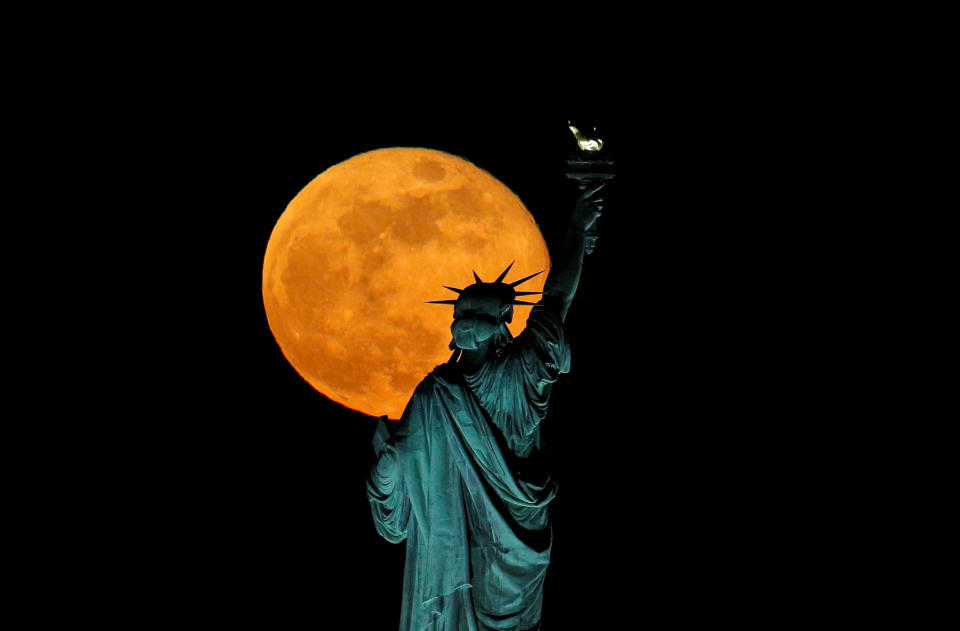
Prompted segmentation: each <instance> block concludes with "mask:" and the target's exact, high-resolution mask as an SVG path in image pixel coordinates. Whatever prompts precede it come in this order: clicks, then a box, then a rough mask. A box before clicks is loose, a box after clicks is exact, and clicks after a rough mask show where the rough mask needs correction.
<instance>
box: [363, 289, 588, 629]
mask: <svg viewBox="0 0 960 631" xmlns="http://www.w3.org/2000/svg"><path fill="white" fill-rule="evenodd" d="M569 370H570V349H569V345H568V344H567V342H566V339H565V338H564V334H563V325H562V319H561V317H560V315H559V312H558V311H557V310H556V309H553V308H551V307H549V306H546V305H545V304H544V302H541V303H539V304H537V305H536V306H534V307H533V309H532V311H531V314H530V317H529V319H528V320H527V325H526V328H525V329H524V331H523V332H522V333H521V334H520V335H518V336H517V337H516V338H514V339H512V340H511V341H510V342H509V343H508V344H506V345H505V346H504V347H502V348H501V349H500V352H498V353H493V352H491V355H490V356H489V357H488V358H487V360H485V362H484V363H483V364H481V365H480V366H479V367H478V368H476V369H474V370H473V371H472V372H465V369H463V368H462V367H461V364H455V363H454V364H443V365H441V366H438V367H437V368H436V369H434V370H433V372H431V373H430V374H429V375H427V376H426V377H425V378H424V379H423V381H421V382H420V385H419V386H417V388H416V390H415V392H414V393H413V396H412V397H411V398H410V402H409V403H408V404H407V407H406V409H405V411H404V413H403V415H402V418H401V420H400V421H399V422H389V423H387V422H384V421H380V424H379V425H378V427H377V433H376V436H375V437H374V450H375V452H376V453H377V455H378V459H377V463H376V464H375V465H374V467H373V468H372V470H371V473H370V478H369V480H368V483H367V495H368V499H369V501H370V507H371V511H372V513H373V519H374V524H375V526H376V529H377V532H378V533H380V535H381V536H383V537H384V538H385V539H386V540H387V541H390V542H392V543H399V542H401V541H404V540H406V546H407V549H406V566H405V569H404V579H403V600H402V604H401V619H400V629H401V631H425V630H430V631H485V630H488V629H498V630H506V629H510V630H517V631H526V630H527V629H533V628H536V627H537V625H538V623H539V620H540V611H541V606H542V601H543V583H544V578H545V575H546V569H547V565H548V564H549V561H550V545H551V532H550V523H549V516H548V505H549V502H550V500H551V499H553V497H554V494H555V493H556V485H555V483H554V482H553V480H552V479H551V477H550V472H549V470H548V466H547V463H546V461H545V457H544V456H545V454H544V451H543V446H542V445H541V440H540V421H541V420H542V419H543V418H544V416H545V415H546V412H547V404H548V401H549V398H550V389H551V386H552V384H553V383H554V382H555V381H556V380H557V377H558V376H559V375H560V374H561V373H564V372H568V371H569Z"/></svg>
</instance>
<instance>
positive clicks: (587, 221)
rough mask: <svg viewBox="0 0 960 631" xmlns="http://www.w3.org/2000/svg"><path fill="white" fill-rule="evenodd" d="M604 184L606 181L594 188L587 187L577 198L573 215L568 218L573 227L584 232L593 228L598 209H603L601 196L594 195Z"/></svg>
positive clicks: (598, 213)
mask: <svg viewBox="0 0 960 631" xmlns="http://www.w3.org/2000/svg"><path fill="white" fill-rule="evenodd" d="M604 186H606V182H603V183H601V184H599V185H597V186H595V187H594V188H588V189H587V190H585V191H584V192H583V193H581V194H580V197H578V198H577V203H576V205H575V206H574V207H573V217H572V218H571V220H570V221H571V223H572V224H573V226H574V227H575V228H577V229H579V230H582V231H584V232H587V231H588V230H590V229H592V228H593V226H594V224H595V223H596V222H597V217H599V216H600V214H601V212H600V211H601V210H603V198H602V197H594V196H595V195H596V194H597V193H598V192H599V191H600V189H602V188H603V187H604Z"/></svg>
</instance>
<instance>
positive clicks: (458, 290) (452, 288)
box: [443, 285, 463, 294]
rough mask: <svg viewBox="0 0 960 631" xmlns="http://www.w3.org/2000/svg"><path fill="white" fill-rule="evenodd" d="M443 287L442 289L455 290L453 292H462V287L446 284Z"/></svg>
mask: <svg viewBox="0 0 960 631" xmlns="http://www.w3.org/2000/svg"><path fill="white" fill-rule="evenodd" d="M443 288H444V289H449V290H450V291H455V292H457V293H458V294H462V293H463V290H462V289H457V288H456V287H447V286H446V285H443Z"/></svg>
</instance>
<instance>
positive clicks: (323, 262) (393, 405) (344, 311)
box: [262, 148, 550, 419]
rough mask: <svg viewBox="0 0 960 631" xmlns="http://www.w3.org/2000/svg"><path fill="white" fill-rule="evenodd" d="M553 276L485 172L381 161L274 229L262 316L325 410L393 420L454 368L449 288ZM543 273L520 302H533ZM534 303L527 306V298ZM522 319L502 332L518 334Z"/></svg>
mask: <svg viewBox="0 0 960 631" xmlns="http://www.w3.org/2000/svg"><path fill="white" fill-rule="evenodd" d="M513 261H516V262H515V263H514V265H513V267H512V269H511V270H510V273H509V274H508V275H507V277H506V278H505V279H504V282H510V281H511V280H515V279H520V278H522V277H524V276H528V275H530V274H534V273H536V272H539V271H541V270H549V268H550V255H549V252H548V251H547V245H546V243H545V242H544V239H543V235H542V234H541V233H540V229H539V228H538V227H537V224H536V222H535V221H534V219H533V216H532V215H531V214H530V212H529V211H528V210H527V209H526V208H525V207H524V205H523V203H522V202H521V201H520V199H519V198H518V197H517V196H516V195H515V194H514V193H513V192H511V191H510V189H508V188H507V187H506V186H505V185H504V184H503V183H501V182H500V181H498V180H497V179H496V178H495V177H493V176H492V175H490V173H488V172H486V171H484V170H482V169H480V168H478V167H476V166H475V165H473V164H472V163H470V162H468V161H467V160H464V159H463V158H459V157H457V156H453V155H450V154H447V153H443V152H440V151H434V150H431V149H418V148H391V149H378V150H376V151H370V152H367V153H362V154H360V155H357V156H354V157H352V158H350V159H349V160H346V161H344V162H341V163H340V164H337V165H335V166H332V167H330V168H329V169H327V170H326V171H324V172H323V173H321V174H320V175H318V176H317V177H316V178H314V179H313V181H311V182H310V183H309V184H307V186H306V187H304V189H303V190H301V191H300V192H299V193H298V194H297V196H296V197H294V198H293V200H292V201H291V202H290V204H289V205H288V206H287V208H286V210H284V212H283V214H282V215H281V216H280V218H279V219H278V220H277V223H276V225H275V226H274V228H273V232H272V233H271V235H270V239H269V241H268V243H267V250H266V254H265V256H264V261H263V285H262V291H263V304H264V308H265V310H266V315H267V322H268V324H269V326H270V331H271V332H272V333H273V336H274V338H275V339H276V341H277V343H278V345H279V346H280V349H281V351H282V352H283V355H284V357H286V358H287V360H288V361H289V362H290V364H291V365H292V366H293V367H294V369H296V371H297V372H298V373H299V374H300V376H302V377H303V378H304V379H305V380H306V381H307V383H309V384H310V385H311V386H313V387H314V388H315V389H316V390H317V391H319V392H321V393H322V394H324V395H326V396H327V397H329V398H330V399H332V400H334V401H336V402H338V403H340V404H342V405H344V406H346V407H348V408H351V409H353V410H357V411H359V412H363V413H365V414H369V415H371V416H382V415H387V416H388V417H389V418H392V419H398V418H400V416H401V414H402V412H403V409H404V407H405V405H406V403H407V401H408V400H409V398H410V395H411V394H413V390H414V388H416V386H417V384H418V383H419V382H420V380H421V379H423V377H424V376H425V375H426V374H427V373H429V372H430V371H431V370H432V369H433V368H434V367H435V366H436V365H438V364H441V363H443V362H445V361H447V359H449V357H450V352H451V351H450V350H449V348H448V344H449V343H450V340H451V334H450V324H451V322H452V320H453V308H452V307H450V306H443V305H432V304H426V301H428V300H446V299H455V298H456V297H457V296H456V294H455V293H453V292H452V291H450V290H448V289H444V285H448V286H450V287H465V286H467V285H469V284H471V283H473V282H474V277H473V272H474V271H476V273H477V274H478V275H479V276H480V278H481V279H482V280H484V281H487V282H491V281H493V280H495V279H496V278H497V276H499V274H500V273H501V272H502V271H503V270H504V269H506V267H507V266H508V265H510V263H511V262H513ZM545 279H546V274H541V275H539V276H536V277H535V278H533V279H531V280H530V281H528V282H526V283H524V284H523V286H522V287H518V289H521V290H524V291H540V290H542V289H543V284H544V281H545ZM531 302H536V296H534V297H533V300H531ZM529 311H530V308H529V307H515V308H514V317H513V322H512V323H511V324H510V325H508V326H509V328H510V331H511V333H512V334H513V335H514V336H516V335H518V334H519V333H520V331H522V330H523V328H524V326H525V324H526V320H527V315H528V314H529Z"/></svg>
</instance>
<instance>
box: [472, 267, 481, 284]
mask: <svg viewBox="0 0 960 631" xmlns="http://www.w3.org/2000/svg"><path fill="white" fill-rule="evenodd" d="M473 277H474V278H476V279H477V282H478V283H482V282H483V281H482V280H480V277H479V276H477V272H476V270H474V271H473Z"/></svg>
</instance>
